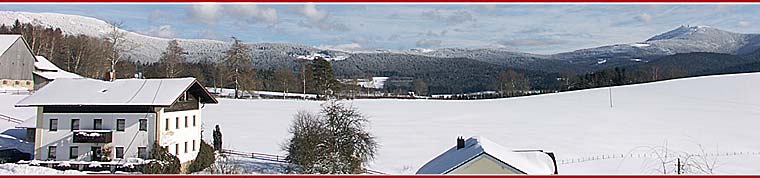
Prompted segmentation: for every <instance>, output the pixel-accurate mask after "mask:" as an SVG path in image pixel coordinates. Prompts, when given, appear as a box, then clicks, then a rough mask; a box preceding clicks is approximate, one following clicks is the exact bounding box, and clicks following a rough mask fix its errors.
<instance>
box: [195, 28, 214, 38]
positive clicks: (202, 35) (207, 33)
mask: <svg viewBox="0 0 760 178" xmlns="http://www.w3.org/2000/svg"><path fill="white" fill-rule="evenodd" d="M198 37H199V38H202V39H212V40H219V35H217V34H216V31H213V30H209V29H205V30H201V31H200V33H198Z"/></svg>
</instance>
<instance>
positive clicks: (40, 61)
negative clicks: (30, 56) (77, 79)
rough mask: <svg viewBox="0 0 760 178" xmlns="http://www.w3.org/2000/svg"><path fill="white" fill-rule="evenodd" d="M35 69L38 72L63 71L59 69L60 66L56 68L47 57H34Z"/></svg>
mask: <svg viewBox="0 0 760 178" xmlns="http://www.w3.org/2000/svg"><path fill="white" fill-rule="evenodd" d="M34 59H35V60H34V69H37V70H46V71H58V70H61V68H58V66H55V64H53V63H52V62H50V60H48V59H47V58H45V56H34Z"/></svg>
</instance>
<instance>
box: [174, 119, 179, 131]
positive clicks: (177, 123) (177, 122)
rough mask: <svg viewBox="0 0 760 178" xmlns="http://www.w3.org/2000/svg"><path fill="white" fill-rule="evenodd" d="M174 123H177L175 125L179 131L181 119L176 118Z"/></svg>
mask: <svg viewBox="0 0 760 178" xmlns="http://www.w3.org/2000/svg"><path fill="white" fill-rule="evenodd" d="M174 121H175V122H176V123H174V125H175V127H176V129H179V117H176V118H174Z"/></svg>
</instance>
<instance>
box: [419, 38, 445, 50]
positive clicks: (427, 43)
mask: <svg viewBox="0 0 760 178" xmlns="http://www.w3.org/2000/svg"><path fill="white" fill-rule="evenodd" d="M441 43H443V42H442V41H441V40H431V39H420V40H417V42H415V43H414V44H415V45H417V47H421V48H430V47H438V46H441Z"/></svg>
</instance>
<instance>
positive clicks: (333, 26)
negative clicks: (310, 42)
mask: <svg viewBox="0 0 760 178" xmlns="http://www.w3.org/2000/svg"><path fill="white" fill-rule="evenodd" d="M295 12H296V14H298V15H300V16H303V17H305V18H306V21H305V22H304V21H301V22H299V23H298V25H300V26H302V27H307V28H309V27H317V28H319V29H320V30H326V31H329V30H332V31H348V30H349V29H348V26H346V25H345V24H342V23H337V22H331V21H330V20H329V13H328V12H327V11H326V10H320V9H317V6H316V5H315V4H313V3H309V4H304V5H303V6H298V7H296V8H295Z"/></svg>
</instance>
